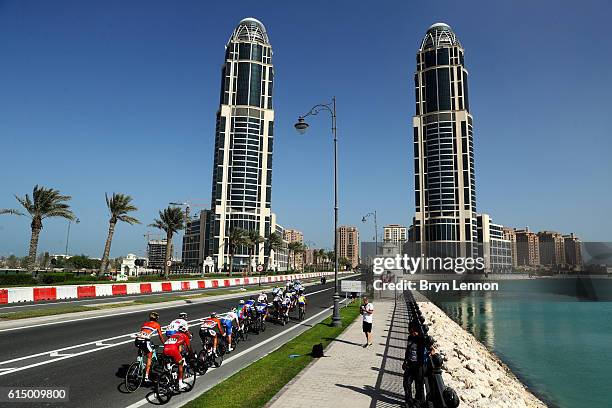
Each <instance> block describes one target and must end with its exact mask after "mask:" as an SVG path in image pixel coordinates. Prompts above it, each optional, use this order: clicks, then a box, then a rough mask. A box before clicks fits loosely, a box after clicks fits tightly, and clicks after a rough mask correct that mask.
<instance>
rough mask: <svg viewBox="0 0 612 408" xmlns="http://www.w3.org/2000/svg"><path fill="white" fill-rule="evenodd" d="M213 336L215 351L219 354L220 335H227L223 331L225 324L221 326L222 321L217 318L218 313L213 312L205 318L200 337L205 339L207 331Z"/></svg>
mask: <svg viewBox="0 0 612 408" xmlns="http://www.w3.org/2000/svg"><path fill="white" fill-rule="evenodd" d="M211 331H212V332H214V336H213V353H215V355H216V356H217V355H218V354H217V345H218V344H219V336H220V335H221V336H225V332H224V331H223V326H221V321H220V320H219V319H218V318H217V313H215V312H212V313H211V314H210V317H207V318H205V319H204V322H203V323H202V326H200V338H201V339H202V340H203V339H204V338H203V335H206V333H210V334H211V335H212V333H211Z"/></svg>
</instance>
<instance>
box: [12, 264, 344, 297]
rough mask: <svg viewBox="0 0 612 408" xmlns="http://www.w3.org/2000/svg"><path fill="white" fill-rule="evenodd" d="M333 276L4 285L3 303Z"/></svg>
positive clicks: (183, 289) (321, 274) (221, 286)
mask: <svg viewBox="0 0 612 408" xmlns="http://www.w3.org/2000/svg"><path fill="white" fill-rule="evenodd" d="M329 275H333V272H311V273H298V274H293V275H276V276H262V277H261V278H260V277H259V276H249V277H248V278H219V279H198V280H184V281H168V282H130V283H127V282H126V283H112V284H111V283H108V284H94V285H59V286H35V287H18V288H0V304H2V303H19V302H39V301H42V300H57V299H82V298H93V297H100V296H122V295H132V294H143V293H155V292H179V291H185V290H193V289H208V288H224V287H228V286H242V285H249V284H255V283H259V281H260V280H261V283H273V282H283V281H287V280H295V279H308V278H316V277H321V276H329Z"/></svg>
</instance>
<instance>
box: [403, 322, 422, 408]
mask: <svg viewBox="0 0 612 408" xmlns="http://www.w3.org/2000/svg"><path fill="white" fill-rule="evenodd" d="M408 331H409V335H408V343H407V345H406V355H405V356H404V362H403V364H402V369H403V370H404V395H405V398H406V406H407V407H410V406H413V404H414V402H415V399H416V400H417V401H419V402H421V401H423V362H424V361H423V360H424V354H425V353H424V348H425V347H424V346H425V344H424V339H423V336H421V334H420V330H419V324H418V323H417V322H416V321H414V320H413V321H411V322H410V324H409V325H408ZM412 383H414V385H415V396H414V397H415V399H413V398H412Z"/></svg>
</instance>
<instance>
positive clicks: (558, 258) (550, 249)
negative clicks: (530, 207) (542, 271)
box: [538, 231, 565, 267]
mask: <svg viewBox="0 0 612 408" xmlns="http://www.w3.org/2000/svg"><path fill="white" fill-rule="evenodd" d="M538 241H539V246H540V265H546V266H554V267H562V266H564V265H565V239H564V238H563V235H562V234H560V233H558V232H554V231H540V232H538Z"/></svg>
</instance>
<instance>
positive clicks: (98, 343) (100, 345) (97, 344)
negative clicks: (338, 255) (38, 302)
mask: <svg viewBox="0 0 612 408" xmlns="http://www.w3.org/2000/svg"><path fill="white" fill-rule="evenodd" d="M332 289H333V287H332V288H327V289H322V290H318V291H316V292H312V293H309V294H306V296H311V295H315V294H317V293H321V292H325V291H328V290H332ZM327 310H328V309H325V310H324V311H323V312H325V311H327ZM323 312H320V313H318V314H317V315H315V316H313V317H311V318H310V319H312V318H314V317H316V316H318V315H320V314H321V313H323ZM114 316H115V315H114ZM310 319H308V320H310ZM202 320H204V319H203V318H199V319H194V320H188V321H187V323H188V324H189V327H193V326H199V325H200V324H202ZM308 320H305V321H304V322H306V321H308ZM295 327H298V326H293V327H291V328H290V329H288V330H286V331H285V332H287V331H289V330H293V329H294V328H295ZM166 328H167V326H164V327H163V329H164V330H165V329H166ZM135 336H136V333H128V334H122V335H119V336H114V337H110V338H108V339H102V340H94V341H90V342H87V343H82V344H77V345H74V346H69V347H63V348H59V349H56V350H50V351H45V352H42V353H36V354H31V355H28V356H23V357H18V358H14V359H11V360H6V361H0V366H2V365H5V364H9V363H14V362H16V361H23V360H29V359H33V358H36V357H42V356H49V357H57V358H53V359H50V360H45V361H41V362H38V363H33V364H29V365H25V366H23V367H15V368H12V369H3V368H0V371H2V372H0V376H3V375H7V374H12V373H15V372H18V371H23V370H27V369H29V368H33V367H38V366H41V365H45V364H50V363H55V362H57V361H61V360H65V359H67V358H72V357H78V356H82V355H84V354H89V353H94V352H96V351H100V350H105V349H107V348H110V347H116V346H120V345H123V344H127V343H131V342H133V341H134V340H133V339H134V337H135ZM154 336H156V334H154ZM124 337H129V339H128V340H124V341H120V342H118V343H113V344H104V343H105V342H108V341H110V340H117V339H121V338H124ZM276 337H278V335H277V336H275V337H273V338H276ZM269 340H270V339H269ZM263 344H265V343H263ZM86 346H94V348H92V349H89V350H84V351H81V352H78V353H72V354H68V353H62V352H65V351H68V350H73V349H78V348H82V347H86ZM245 351H246V350H245ZM238 355H240V354H238ZM238 355H237V356H238ZM228 360H229V358H228Z"/></svg>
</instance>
